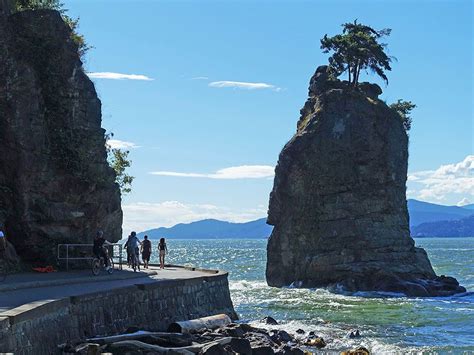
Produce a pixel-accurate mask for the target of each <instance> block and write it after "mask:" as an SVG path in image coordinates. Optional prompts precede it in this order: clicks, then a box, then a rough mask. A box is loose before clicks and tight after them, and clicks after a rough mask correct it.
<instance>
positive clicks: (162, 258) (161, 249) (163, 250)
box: [158, 238, 168, 269]
mask: <svg viewBox="0 0 474 355" xmlns="http://www.w3.org/2000/svg"><path fill="white" fill-rule="evenodd" d="M158 252H159V253H160V269H164V268H165V255H166V254H168V248H167V247H166V242H165V238H161V239H160V243H159V244H158Z"/></svg>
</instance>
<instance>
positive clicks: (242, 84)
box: [209, 80, 281, 91]
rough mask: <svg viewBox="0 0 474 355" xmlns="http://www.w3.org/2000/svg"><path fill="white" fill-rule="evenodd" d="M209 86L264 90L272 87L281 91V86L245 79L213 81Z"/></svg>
mask: <svg viewBox="0 0 474 355" xmlns="http://www.w3.org/2000/svg"><path fill="white" fill-rule="evenodd" d="M209 86H211V87H214V88H237V89H245V90H263V89H271V90H274V91H280V90H281V89H280V88H279V87H276V86H275V85H272V84H267V83H250V82H244V81H227V80H225V81H213V82H211V83H209Z"/></svg>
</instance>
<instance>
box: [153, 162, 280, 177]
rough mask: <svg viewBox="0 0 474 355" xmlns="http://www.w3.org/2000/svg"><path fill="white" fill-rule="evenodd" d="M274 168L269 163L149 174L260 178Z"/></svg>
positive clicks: (272, 172)
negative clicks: (202, 170) (213, 171)
mask: <svg viewBox="0 0 474 355" xmlns="http://www.w3.org/2000/svg"><path fill="white" fill-rule="evenodd" d="M274 170H275V168H274V167H273V166H269V165H242V166H232V167H229V168H224V169H220V170H217V171H216V172H215V173H210V174H203V173H181V172H175V171H153V172H151V173H150V174H152V175H159V176H175V177H188V178H208V179H228V180H231V179H262V178H269V177H272V176H273V175H274V174H275V171H274Z"/></svg>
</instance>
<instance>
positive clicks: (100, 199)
mask: <svg viewBox="0 0 474 355" xmlns="http://www.w3.org/2000/svg"><path fill="white" fill-rule="evenodd" d="M8 3H9V1H7V0H1V1H0V228H1V227H2V226H3V227H4V228H5V230H6V234H7V236H8V237H9V241H10V242H12V243H13V244H14V246H15V247H16V250H17V252H18V254H19V255H20V257H22V258H23V259H25V260H27V261H31V262H45V261H51V260H54V259H55V256H56V249H55V248H56V245H57V244H58V243H86V242H91V241H92V238H93V236H94V234H95V232H96V230H97V229H99V228H100V229H103V230H104V232H105V234H106V236H107V237H108V238H109V240H118V239H119V238H120V237H121V225H122V210H121V204H120V202H121V200H120V190H119V187H118V185H117V184H115V182H114V181H115V174H114V172H113V170H112V169H111V168H110V167H109V166H108V164H107V161H106V149H105V140H104V130H103V129H102V128H101V103H100V101H99V99H98V98H97V94H96V91H95V88H94V85H93V83H92V82H91V81H90V80H89V78H88V77H87V76H86V75H85V73H84V71H83V69H82V63H81V60H80V58H79V55H78V48H77V45H76V44H75V43H74V41H73V40H71V30H70V28H69V27H68V26H67V25H66V24H65V23H64V21H63V20H62V18H61V16H60V14H59V13H58V12H57V11H50V10H36V11H23V12H19V13H14V14H10V13H9V12H10V11H9V9H8V8H7V6H8Z"/></svg>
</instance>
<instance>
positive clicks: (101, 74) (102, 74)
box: [87, 72, 155, 81]
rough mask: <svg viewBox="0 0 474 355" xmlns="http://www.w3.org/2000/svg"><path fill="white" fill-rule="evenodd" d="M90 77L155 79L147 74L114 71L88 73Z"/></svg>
mask: <svg viewBox="0 0 474 355" xmlns="http://www.w3.org/2000/svg"><path fill="white" fill-rule="evenodd" d="M87 75H88V76H89V78H93V79H111V80H145V81H151V80H155V79H152V78H150V77H148V76H146V75H142V74H122V73H112V72H96V73H87Z"/></svg>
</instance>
